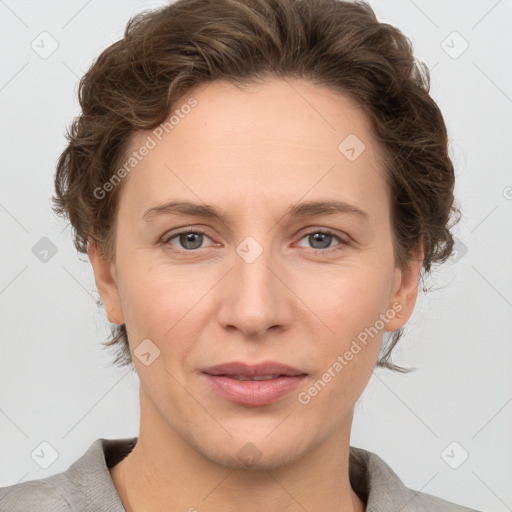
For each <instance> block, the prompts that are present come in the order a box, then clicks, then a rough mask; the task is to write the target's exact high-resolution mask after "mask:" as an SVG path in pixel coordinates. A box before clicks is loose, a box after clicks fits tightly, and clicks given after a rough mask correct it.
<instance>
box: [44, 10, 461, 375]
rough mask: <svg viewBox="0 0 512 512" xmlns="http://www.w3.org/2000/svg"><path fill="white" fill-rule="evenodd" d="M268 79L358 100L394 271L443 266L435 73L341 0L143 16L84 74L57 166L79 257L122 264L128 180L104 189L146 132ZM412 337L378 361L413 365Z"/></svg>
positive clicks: (447, 216) (448, 165)
mask: <svg viewBox="0 0 512 512" xmlns="http://www.w3.org/2000/svg"><path fill="white" fill-rule="evenodd" d="M267 78H283V79H284V78H292V79H306V80H308V81H310V82H311V83H313V84H318V85H320V86H326V87H328V88H330V89H332V90H333V91H337V92H339V93H341V94H344V95H347V96H348V97H350V98H351V99H353V100H355V101H356V102H357V103H358V104H359V105H360V106H361V108H362V109H363V111H364V112H365V114H366V115H367V116H368V118H369V120H370V121H371V126H372V130H373V135H374V137H375V140H376V141H377V142H378V143H379V145H380V147H381V148H383V152H384V159H383V164H384V166H385V170H386V180H387V182H388V184H389V186H390V190H391V198H392V204H391V227H392V233H393V236H392V238H393V249H394V256H395V262H396V265H397V266H398V267H400V268H404V266H405V265H406V264H407V262H408V261H409V260H410V258H411V257H412V256H411V255H412V251H413V249H415V248H416V247H417V246H418V244H422V247H423V251H424V257H423V266H422V271H423V272H424V273H428V272H430V271H431V266H432V264H433V263H441V262H444V261H445V260H446V259H447V258H448V257H449V256H450V255H451V253H452V250H453V245H454V240H453V237H452V235H451V232H450V228H451V227H452V226H453V225H454V224H455V223H456V222H458V221H459V220H460V210H459V209H458V208H457V206H456V204H455V200H454V195H453V192H454V185H455V176H454V169H453V164H452V162H451V160H450V158H449V155H448V137H447V130H446V126H445V123H444V120H443V117H442V114H441V112H440V109H439V107H438V106H437V104H436V103H435V101H434V100H433V99H432V98H431V96H430V94H429V90H430V75H429V71H428V68H427V66H426V65H425V64H424V63H422V62H419V61H417V60H416V59H415V58H414V56H413V52H412V45H411V42H410V40H409V39H408V38H407V37H406V36H405V35H404V34H403V33H402V32H400V30H398V29H397V28H396V27H394V26H392V25H390V24H387V23H381V22H379V21H378V20H377V18H376V15H375V13H374V12H373V10H372V9H371V7H370V6H369V5H368V4H367V3H365V2H362V1H356V2H353V1H341V0H177V1H176V2H174V3H171V4H169V5H166V6H164V7H162V8H159V9H157V10H150V11H145V12H142V13H140V14H137V15H136V16H134V17H132V18H131V19H130V20H129V21H128V23H127V26H126V29H125V32H124V36H123V38H122V39H120V40H119V41H117V42H115V43H114V44H112V45H111V46H109V47H108V48H106V49H105V50H104V51H103V52H102V53H101V54H100V55H99V57H97V59H96V60H95V62H94V63H93V64H92V66H91V67H90V68H89V70H88V71H87V72H86V73H85V75H84V76H83V77H82V78H81V80H80V84H79V91H78V96H79V101H80V106H81V114H80V115H79V116H78V117H76V118H75V119H74V120H73V122H72V123H71V126H70V127H69V128H68V130H67V133H66V137H67V141H68V144H67V146H66V148H65V150H64V151H63V152H62V154H61V155H60V157H59V160H58V163H57V172H56V175H55V190H56V195H55V196H53V197H52V201H53V210H54V212H55V213H56V214H58V215H61V216H64V217H66V218H68V219H69V221H70V223H71V225H72V228H73V236H74V244H75V247H76V248H77V250H78V251H79V252H82V253H86V252H87V248H88V244H89V243H91V240H92V241H94V243H97V244H98V246H99V247H100V248H101V250H102V252H103V253H104V255H105V256H106V257H108V258H110V259H111V260H114V259H115V240H114V233H115V222H116V211H117V205H118V198H119V194H120V193H121V192H122V189H123V180H121V181H120V183H119V184H118V185H117V186H115V187H111V188H112V190H111V191H109V193H108V194H105V193H103V194H102V198H101V200H100V199H99V198H98V193H97V191H98V190H99V189H100V188H101V187H104V185H105V183H107V182H109V181H110V180H112V178H113V177H114V175H115V173H116V169H118V168H119V166H120V165H121V164H122V162H123V160H125V159H126V155H127V151H128V148H129V146H130V140H131V136H132V135H133V134H134V133H135V132H136V131H138V130H151V129H154V128H155V127H157V126H158V125H160V124H162V123H163V122H164V121H165V119H166V118H167V117H168V116H169V113H170V111H171V109H172V108H173V106H174V105H175V104H176V103H177V102H178V101H179V100H180V99H181V98H183V97H184V96H185V95H186V94H187V93H188V92H189V91H191V90H192V89H193V88H194V87H196V86H198V85H200V84H206V83H208V82H211V81H214V80H227V81H230V82H231V83H233V84H237V85H244V84H251V83H258V82H262V81H264V80H265V79H267ZM102 190H104V189H102ZM103 196H104V197H103ZM453 217H456V218H455V219H453ZM452 221H453V222H452ZM421 277H422V278H423V277H424V276H423V275H422V276H421ZM111 330H112V332H111V338H110V340H107V341H106V342H104V343H105V345H106V346H113V345H114V346H116V347H117V348H118V352H117V357H116V359H115V361H114V363H115V364H118V365H120V366H124V365H127V364H130V363H132V358H131V354H130V350H129V345H128V338H127V331H126V326H125V324H123V325H115V326H114V327H112V326H111ZM402 334H403V328H401V329H399V330H397V331H394V332H393V333H392V337H391V342H390V343H389V344H388V346H387V348H386V350H385V351H383V352H382V354H381V357H380V358H379V360H378V361H377V366H380V367H385V368H388V369H390V370H393V371H399V372H407V371H410V369H406V368H403V367H400V366H397V365H395V364H393V363H392V362H391V352H392V350H393V348H394V347H395V345H396V343H397V342H398V340H399V339H400V338H401V336H402Z"/></svg>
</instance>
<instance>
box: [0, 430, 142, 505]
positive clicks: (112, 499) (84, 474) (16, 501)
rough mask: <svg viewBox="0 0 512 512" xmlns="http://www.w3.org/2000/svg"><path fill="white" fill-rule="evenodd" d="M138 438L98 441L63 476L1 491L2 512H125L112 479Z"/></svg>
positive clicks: (0, 489) (31, 481)
mask: <svg viewBox="0 0 512 512" xmlns="http://www.w3.org/2000/svg"><path fill="white" fill-rule="evenodd" d="M136 439H137V438H129V439H97V440H96V441H94V443H92V445H91V446H90V447H89V449H88V450H87V451H86V452H85V453H84V454H83V455H82V456H81V457H79V458H78V459H77V460H76V461H75V462H73V464H71V466H69V468H68V469H66V470H65V471H63V472H61V473H57V474H55V475H52V476H49V477H47V478H41V479H39V480H30V481H27V482H22V483H19V484H14V485H10V486H7V487H1V488H0V510H1V511H2V512H27V511H31V512H64V511H70V510H73V511H81V512H86V511H87V512H89V511H90V512H93V511H94V512H97V511H98V510H101V511H111V512H124V508H123V506H122V503H121V501H120V498H119V495H118V494H117V491H116V488H115V486H114V483H113V482H112V478H111V476H110V472H109V467H111V466H113V465H115V464H116V463H117V462H118V461H119V460H120V459H121V458H123V457H124V456H125V455H126V454H127V453H129V451H131V449H132V448H133V446H134V444H135V442H136Z"/></svg>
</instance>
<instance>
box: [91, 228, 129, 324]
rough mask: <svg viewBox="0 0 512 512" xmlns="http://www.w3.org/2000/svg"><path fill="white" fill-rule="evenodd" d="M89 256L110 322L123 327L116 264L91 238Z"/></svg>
mask: <svg viewBox="0 0 512 512" xmlns="http://www.w3.org/2000/svg"><path fill="white" fill-rule="evenodd" d="M87 254H88V256H89V260H90V261H91V265H92V268H93V272H94V280H95V282H96V288H97V289H98V293H99V294H100V297H101V301H102V302H103V307H104V308H105V313H106V315H107V318H108V321H109V322H111V323H113V324H118V325H122V324H123V323H124V316H123V312H122V309H121V301H120V299H119V290H118V287H117V277H116V269H115V264H114V262H112V261H110V260H109V259H108V258H107V256H106V255H105V254H104V253H103V251H102V250H101V248H100V247H99V245H98V243H97V242H96V241H95V240H93V239H92V238H89V243H88V245H87Z"/></svg>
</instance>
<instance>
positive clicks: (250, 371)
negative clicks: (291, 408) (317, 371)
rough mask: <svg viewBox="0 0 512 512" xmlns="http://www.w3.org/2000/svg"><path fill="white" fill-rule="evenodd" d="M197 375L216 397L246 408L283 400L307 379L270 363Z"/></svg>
mask: <svg viewBox="0 0 512 512" xmlns="http://www.w3.org/2000/svg"><path fill="white" fill-rule="evenodd" d="M201 373H202V375H203V376H204V378H205V379H206V382H207V383H208V385H209V386H210V389H212V390H213V391H214V392H215V393H216V394H217V395H219V396H221V397H222V398H225V399H227V400H229V401H231V402H234V403H237V404H240V405H245V406H250V407H261V406H264V405H270V404H273V403H275V402H277V401H279V400H281V399H283V398H284V397H285V396H287V395H288V394H290V393H291V392H292V391H293V390H294V389H295V388H297V386H299V385H300V383H301V382H302V381H303V380H304V379H305V378H306V377H307V375H308V374H307V373H306V372H304V371H302V370H299V369H297V368H293V367H291V366H288V365H284V364H281V363H276V362H273V361H265V362H262V363H259V364H256V365H250V364H246V363H242V362H232V363H225V364H221V365H216V366H212V367H210V368H206V369H204V370H202V372H201Z"/></svg>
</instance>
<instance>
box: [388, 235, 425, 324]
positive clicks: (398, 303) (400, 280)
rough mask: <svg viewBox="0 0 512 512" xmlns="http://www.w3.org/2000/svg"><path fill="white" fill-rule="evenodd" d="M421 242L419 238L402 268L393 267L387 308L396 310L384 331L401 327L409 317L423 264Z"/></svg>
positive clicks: (414, 302)
mask: <svg viewBox="0 0 512 512" xmlns="http://www.w3.org/2000/svg"><path fill="white" fill-rule="evenodd" d="M423 257H424V251H423V242H422V240H421V239H420V241H419V242H418V245H417V247H416V249H415V250H414V251H413V252H412V253H411V254H410V256H409V260H408V262H407V264H406V266H405V268H404V269H399V268H398V267H395V275H394V279H393V295H392V297H391V300H390V302H389V305H388V308H389V309H390V310H393V311H395V312H396V315H395V316H394V318H392V319H391V320H390V321H388V322H387V323H386V328H385V331H396V330H398V329H400V328H401V327H403V326H404V325H405V324H406V323H407V321H408V320H409V318H410V317H411V315H412V313H413V311H414V306H415V305H416V298H417V297H418V286H419V278H420V273H421V268H422V266H423Z"/></svg>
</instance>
